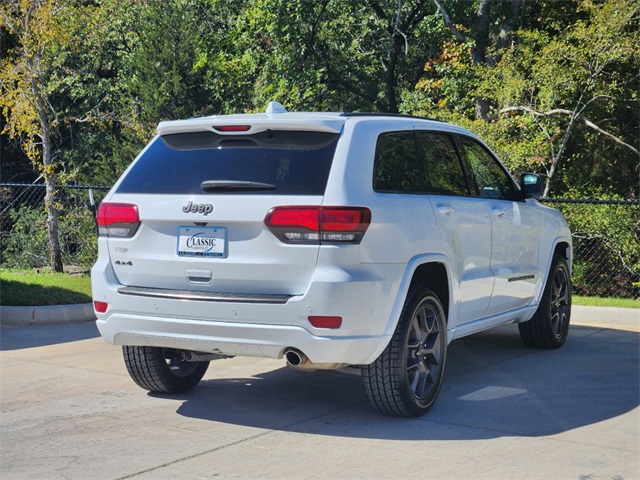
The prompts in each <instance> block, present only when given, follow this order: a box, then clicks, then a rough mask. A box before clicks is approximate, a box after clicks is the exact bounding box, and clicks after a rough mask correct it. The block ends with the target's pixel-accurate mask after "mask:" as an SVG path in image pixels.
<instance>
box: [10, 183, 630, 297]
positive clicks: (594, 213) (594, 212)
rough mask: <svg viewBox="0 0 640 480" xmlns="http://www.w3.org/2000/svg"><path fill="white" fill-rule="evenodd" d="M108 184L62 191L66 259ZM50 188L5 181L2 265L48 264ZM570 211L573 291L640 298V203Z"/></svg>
mask: <svg viewBox="0 0 640 480" xmlns="http://www.w3.org/2000/svg"><path fill="white" fill-rule="evenodd" d="M109 188H110V187H109V186H100V185H93V186H88V185H67V186H64V187H60V188H59V191H58V203H59V211H60V243H61V245H62V250H63V263H64V264H65V265H74V266H79V267H83V268H87V269H88V268H89V267H90V266H91V265H92V263H93V262H94V261H95V258H96V254H97V248H96V243H97V242H96V229H95V223H94V220H93V210H92V207H91V202H90V194H89V192H90V191H91V192H92V193H93V196H94V198H95V202H96V204H98V203H99V202H100V200H101V199H102V198H103V197H104V195H105V194H106V193H107V191H108V190H109ZM44 196H45V187H44V185H41V184H11V183H0V231H1V235H2V236H1V239H0V241H1V245H2V254H1V256H0V266H2V267H11V268H34V267H43V266H46V265H47V263H48V258H49V257H48V241H47V226H46V213H45V211H44ZM542 201H543V202H544V203H546V204H549V205H550V206H552V207H554V208H557V209H559V210H560V211H562V213H563V214H564V215H565V217H566V218H567V220H568V221H569V225H570V226H571V231H572V232H573V244H574V272H573V282H574V292H575V293H576V294H578V295H586V296H606V297H620V298H634V299H640V240H639V239H640V201H637V200H575V199H543V200H542Z"/></svg>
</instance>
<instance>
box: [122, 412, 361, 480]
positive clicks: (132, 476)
mask: <svg viewBox="0 0 640 480" xmlns="http://www.w3.org/2000/svg"><path fill="white" fill-rule="evenodd" d="M360 404H363V405H364V404H365V402H361V403H360ZM354 406H355V405H349V406H346V407H342V408H337V409H335V410H331V411H330V412H325V413H321V414H319V415H316V416H315V417H310V418H305V419H304V420H300V421H297V422H293V423H289V424H287V425H283V426H282V427H278V429H277V430H276V429H275V428H270V429H269V430H267V431H266V432H262V433H259V434H257V435H253V436H250V437H247V438H242V439H240V440H236V441H235V442H232V443H227V444H225V445H220V446H218V447H215V448H211V449H209V450H205V451H204V452H198V453H194V454H193V455H189V456H187V457H182V458H178V459H176V460H172V461H170V462H166V463H163V464H162V465H157V466H155V467H151V468H147V469H146V470H141V471H139V472H135V473H131V474H129V475H126V476H124V477H118V478H117V479H116V480H127V479H129V478H135V477H137V476H139V475H143V474H145V473H149V472H154V471H156V470H160V469H161V468H165V467H168V466H171V465H176V464H178V463H182V462H185V461H187V460H191V459H193V458H198V457H201V456H203V455H207V454H209V453H214V452H217V451H220V450H225V449H227V448H230V447H235V446H236V445H240V444H243V443H245V442H249V441H251V440H255V439H257V438H262V437H264V436H267V435H269V434H271V433H274V432H276V431H282V430H285V429H290V428H292V427H295V426H296V425H301V424H303V423H306V422H310V421H313V420H317V419H319V418H322V417H326V416H327V415H333V414H335V413H338V412H341V411H343V410H348V409H350V408H353V407H354ZM293 433H295V432H293Z"/></svg>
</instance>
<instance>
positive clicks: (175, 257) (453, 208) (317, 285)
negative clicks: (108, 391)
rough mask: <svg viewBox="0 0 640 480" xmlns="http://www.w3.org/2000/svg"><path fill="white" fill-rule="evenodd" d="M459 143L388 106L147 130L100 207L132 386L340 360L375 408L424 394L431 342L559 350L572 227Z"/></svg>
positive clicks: (439, 368) (117, 339) (181, 385)
mask: <svg viewBox="0 0 640 480" xmlns="http://www.w3.org/2000/svg"><path fill="white" fill-rule="evenodd" d="M521 183H522V186H519V185H518V184H517V183H516V182H515V181H514V180H513V179H512V177H511V176H510V175H509V174H508V173H507V171H506V170H505V168H504V167H503V166H502V165H501V164H500V162H499V161H498V160H497V159H496V157H495V156H494V155H493V153H492V152H491V151H490V150H489V149H488V148H487V147H486V146H485V145H484V144H483V143H482V142H481V141H480V140H479V139H478V138H477V137H476V136H475V135H474V134H473V133H471V132H469V131H467V130H465V129H463V128H460V127H456V126H454V125H450V124H447V123H444V122H439V121H433V120H426V119H421V118H415V117H408V116H402V115H386V114H362V113H351V114H349V113H343V114H340V113H289V112H287V111H286V110H285V109H284V108H283V107H282V106H281V105H280V104H278V103H276V102H273V103H271V104H270V105H269V107H268V109H267V111H266V113H264V114H247V115H228V116H213V117H204V118H195V119H190V120H183V121H171V122H162V123H160V125H159V126H158V135H157V136H156V138H154V139H153V140H152V141H151V142H150V143H149V145H147V147H146V148H145V149H144V150H143V151H142V152H141V153H140V155H139V156H138V157H137V158H136V160H135V161H134V162H133V163H132V164H131V166H130V167H129V168H128V169H127V171H126V172H125V173H124V174H123V176H122V177H121V178H120V180H119V181H118V182H117V183H116V184H115V186H114V187H113V188H112V189H111V191H110V192H109V194H108V195H107V196H106V198H105V199H104V202H103V203H102V204H101V205H100V208H99V212H98V226H99V230H100V238H99V241H98V243H99V256H98V261H97V263H96V264H95V266H94V267H93V270H92V272H91V278H92V283H93V299H94V307H95V311H96V315H97V318H98V321H97V324H98V328H99V330H100V332H101V334H102V336H103V337H104V338H105V339H106V340H107V341H108V342H110V343H113V344H117V345H123V350H124V359H125V362H126V365H127V368H128V371H129V373H130V374H131V377H132V378H133V380H134V381H135V382H136V383H137V384H138V385H140V386H141V387H142V388H145V389H147V390H150V391H157V392H181V391H185V390H188V389H190V388H193V387H194V386H195V385H196V384H197V383H198V382H199V381H200V379H201V378H202V376H203V375H204V373H205V371H206V369H207V367H208V365H209V361H210V360H214V359H220V358H227V357H232V356H237V355H242V356H249V357H268V358H276V359H277V358H283V357H284V358H285V359H286V362H287V364H288V365H289V366H292V367H295V368H299V369H343V368H352V369H353V368H357V369H358V370H359V371H361V374H362V376H363V378H364V384H365V388H366V391H367V393H368V396H369V398H370V400H371V402H372V403H373V405H374V406H375V407H377V408H378V409H379V410H380V411H381V412H383V413H386V414H390V415H398V416H418V415H421V414H423V413H425V412H426V411H427V410H428V409H429V408H430V407H431V405H432V404H433V402H434V401H435V399H436V397H437V395H438V392H439V390H440V386H441V383H442V377H443V373H444V367H445V361H446V352H447V345H448V343H449V342H451V341H452V340H454V339H456V338H459V337H462V336H465V335H469V334H471V333H475V332H478V331H481V330H485V329H487V328H490V327H493V326H496V325H501V324H506V323H518V324H519V328H520V333H521V336H522V339H523V340H524V342H525V343H526V344H527V345H530V346H534V347H543V348H556V347H559V346H561V345H562V344H563V343H564V341H565V339H566V337H567V332H568V328H569V317H570V310H571V282H570V269H571V255H572V253H571V252H572V246H571V234H570V231H569V228H568V227H567V223H566V222H565V220H564V218H563V217H562V215H561V214H560V213H559V212H557V211H556V210H553V209H550V208H547V207H544V206H542V205H541V204H540V203H538V202H537V201H536V200H535V198H534V197H535V196H536V195H537V194H539V192H540V179H539V178H538V177H537V176H536V175H531V174H523V176H522V177H521Z"/></svg>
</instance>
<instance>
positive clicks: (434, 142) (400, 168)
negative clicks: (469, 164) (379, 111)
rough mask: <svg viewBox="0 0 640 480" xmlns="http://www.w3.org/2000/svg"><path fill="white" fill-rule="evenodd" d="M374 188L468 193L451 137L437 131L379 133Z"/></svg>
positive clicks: (443, 193)
mask: <svg viewBox="0 0 640 480" xmlns="http://www.w3.org/2000/svg"><path fill="white" fill-rule="evenodd" d="M373 188H374V190H375V191H376V192H381V193H422V194H440V195H467V196H468V195H469V187H468V184H467V181H466V178H465V174H464V170H463V169H462V163H461V162H460V158H459V156H458V153H457V151H456V147H455V145H454V143H453V139H452V138H451V136H450V135H449V134H447V133H440V132H426V131H417V132H415V131H411V132H392V133H384V134H382V135H380V136H379V137H378V143H377V145H376V157H375V164H374V178H373Z"/></svg>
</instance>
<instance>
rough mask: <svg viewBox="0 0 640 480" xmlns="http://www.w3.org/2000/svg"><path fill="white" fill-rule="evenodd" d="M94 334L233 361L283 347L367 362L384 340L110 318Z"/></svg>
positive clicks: (320, 357) (317, 359)
mask: <svg viewBox="0 0 640 480" xmlns="http://www.w3.org/2000/svg"><path fill="white" fill-rule="evenodd" d="M96 323H97V325H98V330H100V333H101V334H102V336H103V337H104V338H105V340H106V341H107V342H109V343H112V344H115V345H143V346H154V347H167V348H178V349H184V350H193V351H199V352H209V353H220V354H224V355H233V356H247V357H267V358H282V355H283V351H284V349H285V348H287V347H294V348H297V349H298V350H300V351H302V352H303V353H304V354H305V355H306V356H307V357H309V359H310V360H311V361H312V362H314V363H349V364H354V365H360V364H368V363H371V362H373V361H374V360H375V359H376V358H377V356H378V355H379V353H378V351H379V350H380V347H381V346H382V349H384V347H385V346H386V344H387V343H388V341H389V338H388V337H326V336H317V335H312V334H311V333H309V332H308V331H307V330H305V329H304V328H302V327H298V326H286V325H282V326H281V325H264V324H262V325H258V324H249V323H230V322H220V321H196V320H185V319H169V318H160V317H152V316H142V315H127V314H122V313H115V314H112V315H109V316H108V317H107V318H104V319H99V320H98V321H97V322H96Z"/></svg>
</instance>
